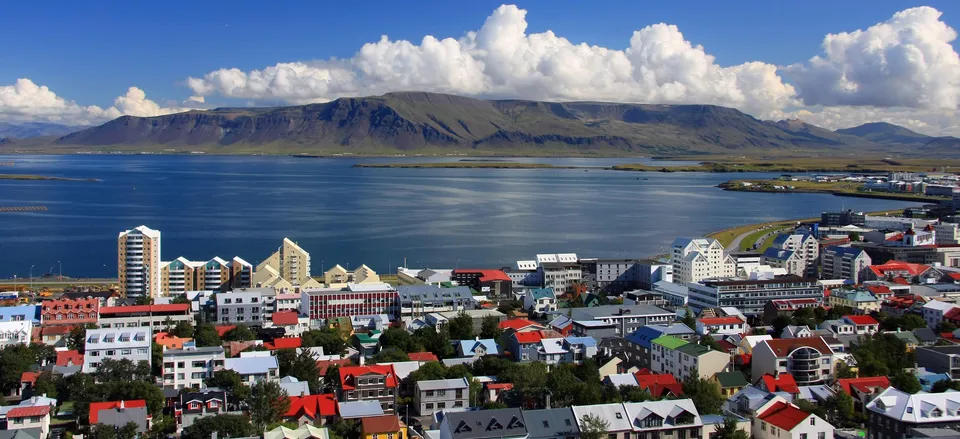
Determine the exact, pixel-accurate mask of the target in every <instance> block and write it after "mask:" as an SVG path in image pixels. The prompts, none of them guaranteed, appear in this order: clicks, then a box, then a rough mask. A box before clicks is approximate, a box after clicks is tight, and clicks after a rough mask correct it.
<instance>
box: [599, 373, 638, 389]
mask: <svg viewBox="0 0 960 439" xmlns="http://www.w3.org/2000/svg"><path fill="white" fill-rule="evenodd" d="M604 379H605V380H606V381H609V382H610V384H611V385H613V386H614V387H620V386H636V385H637V377H636V376H634V375H633V374H631V373H612V374H610V375H607V377H606V378H604Z"/></svg>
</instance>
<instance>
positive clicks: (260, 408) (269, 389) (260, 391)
mask: <svg viewBox="0 0 960 439" xmlns="http://www.w3.org/2000/svg"><path fill="white" fill-rule="evenodd" d="M247 407H249V408H250V421H251V422H252V423H253V426H254V429H255V431H256V432H258V433H263V431H264V429H265V428H266V426H267V425H270V424H272V423H274V422H278V421H280V419H281V418H282V417H283V415H284V413H286V412H287V409H289V408H290V400H289V399H288V398H287V392H286V390H283V388H281V387H280V384H277V383H276V382H273V381H266V380H264V381H259V382H257V383H256V384H254V385H253V387H252V388H251V389H250V397H249V398H247Z"/></svg>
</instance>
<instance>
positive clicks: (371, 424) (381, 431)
mask: <svg viewBox="0 0 960 439" xmlns="http://www.w3.org/2000/svg"><path fill="white" fill-rule="evenodd" d="M360 437H362V438H363V439H408V438H407V427H406V426H405V425H403V422H400V418H399V417H397V416H396V415H383V416H371V417H368V418H363V419H361V420H360Z"/></svg>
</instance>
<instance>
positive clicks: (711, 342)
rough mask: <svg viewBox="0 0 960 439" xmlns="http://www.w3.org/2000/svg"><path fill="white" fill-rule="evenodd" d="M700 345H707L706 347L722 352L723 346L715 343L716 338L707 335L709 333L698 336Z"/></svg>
mask: <svg viewBox="0 0 960 439" xmlns="http://www.w3.org/2000/svg"><path fill="white" fill-rule="evenodd" d="M700 345H701V346H706V347H708V348H710V349H711V350H714V351H721V352H723V348H722V347H720V343H717V339H715V338H713V337H711V336H709V335H703V336H701V337H700Z"/></svg>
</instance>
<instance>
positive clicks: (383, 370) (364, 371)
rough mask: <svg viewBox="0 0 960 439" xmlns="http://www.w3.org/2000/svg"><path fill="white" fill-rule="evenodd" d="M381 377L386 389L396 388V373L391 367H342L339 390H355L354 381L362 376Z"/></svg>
mask: <svg viewBox="0 0 960 439" xmlns="http://www.w3.org/2000/svg"><path fill="white" fill-rule="evenodd" d="M370 374H373V375H383V376H384V384H385V385H386V387H397V373H396V372H395V371H394V370H393V365H392V364H390V365H379V364H378V365H373V366H342V367H340V388H342V389H344V390H353V389H355V388H356V385H355V384H354V379H356V377H358V376H363V375H370Z"/></svg>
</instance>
